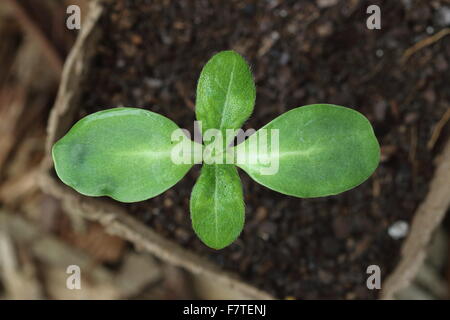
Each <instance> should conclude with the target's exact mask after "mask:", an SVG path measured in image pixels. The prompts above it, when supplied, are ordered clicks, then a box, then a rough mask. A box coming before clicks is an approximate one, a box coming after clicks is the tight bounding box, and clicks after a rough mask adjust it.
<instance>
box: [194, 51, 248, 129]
mask: <svg viewBox="0 0 450 320" xmlns="http://www.w3.org/2000/svg"><path fill="white" fill-rule="evenodd" d="M255 96H256V90H255V83H254V82H253V76H252V73H251V71H250V67H249V66H248V64H247V63H246V62H245V60H244V58H242V57H241V56H240V55H239V54H238V53H236V52H234V51H222V52H220V53H218V54H216V55H214V56H213V57H212V58H211V59H210V60H209V61H208V63H207V64H206V65H205V66H204V68H203V70H202V72H201V74H200V78H199V80H198V84H197V98H196V106H195V113H196V116H197V120H199V121H202V133H204V132H205V131H206V130H208V129H218V130H221V132H222V133H223V137H224V138H225V130H226V129H239V128H240V127H241V126H242V124H243V123H244V121H245V120H247V119H248V117H249V116H250V115H251V114H252V111H253V106H254V104H255Z"/></svg>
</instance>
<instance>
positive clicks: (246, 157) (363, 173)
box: [235, 104, 380, 198]
mask: <svg viewBox="0 0 450 320" xmlns="http://www.w3.org/2000/svg"><path fill="white" fill-rule="evenodd" d="M262 129H264V130H269V135H270V130H271V129H275V130H278V135H279V150H278V152H272V151H276V150H272V149H270V148H269V149H268V150H269V151H267V152H265V151H264V149H263V148H259V150H257V152H256V153H252V152H250V151H249V150H251V149H252V148H253V150H255V147H256V146H257V144H258V143H259V142H257V140H258V138H257V137H258V133H259V132H261V130H262ZM262 129H260V130H258V131H257V132H256V133H255V134H254V135H253V136H251V137H250V138H248V139H247V140H246V141H244V142H243V143H241V144H239V145H238V146H236V148H235V149H236V154H237V157H238V158H239V157H240V158H241V159H243V161H242V160H241V161H242V163H241V164H239V163H238V166H239V167H241V168H242V169H243V170H245V171H246V172H247V173H248V174H249V175H250V176H251V177H252V178H253V179H254V180H255V181H257V182H259V183H260V184H262V185H264V186H266V187H268V188H270V189H273V190H275V191H278V192H281V193H284V194H287V195H292V196H297V197H304V198H308V197H322V196H328V195H334V194H338V193H341V192H344V191H346V190H349V189H351V188H353V187H355V186H357V185H359V184H361V183H362V182H363V181H365V180H366V179H367V178H368V177H369V176H370V175H371V174H372V172H373V171H374V170H375V169H376V167H377V165H378V162H379V157H380V149H379V145H378V141H377V139H376V137H375V135H374V132H373V129H372V126H371V125H370V123H369V121H368V120H367V119H366V118H365V117H364V116H363V115H362V114H360V113H359V112H357V111H355V110H352V109H348V108H344V107H340V106H334V105H326V104H318V105H309V106H304V107H300V108H296V109H293V110H290V111H288V112H286V113H284V114H282V115H281V116H279V117H277V118H276V119H274V120H273V121H271V122H270V123H268V124H267V125H265V126H264V127H263V128H262ZM262 162H265V164H263V163H262ZM276 163H278V169H277V172H276V173H275V174H262V172H263V171H264V169H266V170H267V168H268V167H270V166H274V164H276ZM261 170H263V171H261Z"/></svg>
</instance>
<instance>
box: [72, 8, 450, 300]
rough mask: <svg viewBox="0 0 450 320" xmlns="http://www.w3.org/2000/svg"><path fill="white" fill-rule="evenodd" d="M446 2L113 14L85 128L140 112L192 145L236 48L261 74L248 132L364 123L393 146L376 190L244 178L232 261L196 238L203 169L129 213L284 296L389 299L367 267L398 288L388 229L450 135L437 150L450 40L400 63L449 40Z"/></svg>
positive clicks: (88, 88) (87, 96)
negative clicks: (193, 200) (338, 120)
mask: <svg viewBox="0 0 450 320" xmlns="http://www.w3.org/2000/svg"><path fill="white" fill-rule="evenodd" d="M444 2H445V1H422V2H418V1H373V0H372V1H359V0H352V1H339V2H338V1H323V0H322V1H319V0H317V1H311V0H304V1H297V0H295V1H277V0H264V1H262V0H260V1H256V0H255V1H229V0H223V1H200V0H199V1H170V0H166V1H146V0H119V1H114V2H113V3H107V4H106V6H107V14H106V15H105V16H104V17H103V18H102V20H101V28H103V30H104V35H103V37H102V38H101V41H100V44H99V46H98V54H97V55H96V57H95V61H94V64H93V65H92V68H91V71H90V74H89V76H88V79H87V81H86V83H85V84H84V85H83V90H84V98H83V101H82V104H81V105H82V106H83V107H82V108H81V109H80V113H79V117H80V118H81V117H82V116H85V115H86V114H89V113H92V112H95V111H98V110H101V109H105V108H110V107H113V106H133V107H138V106H139V107H143V108H147V109H149V110H152V111H155V112H158V113H161V114H163V115H165V116H167V117H169V118H170V119H172V120H174V121H175V122H176V123H177V124H178V125H179V126H180V127H184V128H187V129H188V130H191V132H192V130H193V121H194V120H195V117H194V103H195V87H196V81H197V78H198V76H199V74H200V71H201V68H202V66H203V65H204V64H205V63H206V62H207V61H208V59H209V58H210V57H211V56H212V55H213V54H214V53H216V52H218V51H220V50H225V49H234V50H236V51H238V52H239V53H241V54H242V55H243V56H245V57H246V58H247V59H248V61H249V63H250V64H251V65H252V69H253V72H254V75H255V80H256V84H257V99H256V106H255V111H254V114H253V116H252V117H251V119H249V121H248V122H247V123H246V125H245V127H246V128H256V129H257V128H259V127H261V126H262V125H264V124H266V123H267V122H268V121H270V120H272V119H273V118H275V117H276V116H278V115H280V114H281V113H283V112H285V111H287V110H289V109H291V108H294V107H298V106H301V105H306V104H311V103H319V102H323V103H333V104H339V105H343V106H347V107H352V108H355V109H357V110H359V111H360V112H362V113H363V114H365V115H366V116H367V117H368V118H369V119H370V121H371V122H372V124H373V126H374V128H375V131H376V135H377V137H378V139H379V141H380V144H381V146H382V162H381V164H380V166H379V168H378V169H377V170H376V172H375V174H374V175H373V177H372V178H370V179H369V180H368V181H366V182H365V183H364V184H362V185H361V186H359V187H357V188H355V189H353V190H351V191H348V192H345V193H343V194H341V195H338V196H333V197H325V198H318V199H298V198H294V197H289V196H285V195H282V194H279V193H276V192H274V191H271V190H268V189H266V188H264V187H263V186H260V185H259V184H257V183H255V182H253V181H252V180H251V179H249V177H248V176H247V175H246V174H245V173H244V172H242V171H241V172H240V175H241V178H242V182H243V185H244V193H245V203H246V208H247V209H246V211H247V212H246V220H247V221H246V225H245V229H244V231H243V233H242V234H241V236H240V238H239V239H238V240H237V241H236V242H235V243H234V244H233V245H231V246H230V247H228V248H226V249H224V250H221V251H214V250H211V249H208V248H207V247H205V246H204V245H203V244H202V243H201V242H200V241H199V240H198V239H197V237H196V236H195V235H194V232H193V230H192V228H191V223H190V218H189V196H190V192H191V189H192V186H193V184H194V182H195V179H196V177H197V176H198V172H199V166H196V167H194V169H193V170H191V171H190V173H188V175H187V176H186V177H185V178H184V179H183V180H182V181H181V182H179V183H178V184H177V185H176V186H175V187H173V188H172V189H171V190H169V191H167V192H165V193H164V194H162V195H160V196H158V197H156V198H153V199H150V200H148V201H145V202H141V203H135V204H127V205H125V204H124V207H126V208H127V209H128V211H129V213H130V214H132V215H134V216H135V217H137V218H138V219H140V220H142V221H143V222H145V223H146V224H147V225H148V226H149V227H151V228H153V229H155V230H157V232H159V233H160V234H161V235H163V236H165V237H168V238H171V239H173V240H175V241H176V242H178V243H179V244H180V245H182V246H183V247H185V248H188V249H191V250H194V251H195V252H197V253H199V254H200V255H202V256H206V257H208V258H209V259H210V260H212V261H214V262H216V263H217V264H219V265H220V266H223V268H224V269H226V270H228V271H232V272H235V273H236V274H238V275H239V276H240V277H241V278H242V279H244V280H246V281H248V282H249V283H251V284H253V285H255V286H256V287H258V288H260V289H263V290H266V291H268V292H269V293H271V294H273V295H275V296H276V297H279V298H286V297H295V298H299V299H312V298H347V299H355V298H356V299H361V298H376V297H377V295H378V294H379V291H377V290H368V289H367V287H366V279H367V274H366V268H367V267H368V266H369V265H372V264H376V265H379V266H380V267H381V270H382V277H383V279H385V277H386V276H388V275H389V273H390V272H391V271H392V270H393V268H394V267H395V265H396V263H397V262H398V260H399V254H400V246H401V244H402V240H403V239H400V240H396V239H393V238H391V237H390V236H389V234H388V228H389V227H390V226H391V225H392V224H393V223H395V222H397V221H400V220H404V221H406V222H408V223H409V222H410V221H411V219H412V216H413V213H414V210H415V209H416V208H417V206H418V204H419V203H420V201H421V200H422V199H423V198H424V196H425V194H426V192H427V183H428V181H429V180H430V177H431V175H432V173H433V158H434V156H435V155H436V154H437V152H438V151H439V148H440V147H441V145H442V141H443V140H444V138H445V137H446V136H448V130H444V131H443V132H442V134H441V135H440V138H439V139H438V140H437V143H436V144H435V146H434V148H432V149H431V150H429V149H428V148H427V143H428V141H429V139H430V137H431V132H432V129H433V127H434V125H435V124H436V123H437V121H438V120H439V119H440V118H441V117H442V116H443V114H444V112H445V111H446V110H447V109H448V108H449V103H448V101H450V90H449V83H450V72H449V67H448V66H449V63H450V36H447V37H444V38H442V39H440V40H439V41H437V42H436V43H434V44H432V45H430V46H428V47H425V48H423V49H421V50H420V51H418V52H417V53H415V54H414V55H413V56H411V58H410V59H408V60H407V61H406V62H405V63H404V64H402V63H401V61H400V60H401V57H402V55H403V53H404V52H405V50H406V49H408V48H409V47H410V46H412V45H413V44H414V43H416V42H418V41H420V40H422V39H424V38H426V37H429V36H431V35H432V34H434V33H437V32H438V31H439V30H440V29H442V28H443V27H445V23H446V22H445V19H444V20H443V18H442V10H443V9H442V7H441V5H444V4H443V3H444ZM327 3H328V4H331V6H326V4H327ZM376 3H378V4H379V5H380V6H381V10H382V29H381V30H368V29H367V28H366V19H367V17H368V15H367V14H366V8H367V6H368V5H371V4H376ZM447 3H448V2H447ZM408 4H409V5H408Z"/></svg>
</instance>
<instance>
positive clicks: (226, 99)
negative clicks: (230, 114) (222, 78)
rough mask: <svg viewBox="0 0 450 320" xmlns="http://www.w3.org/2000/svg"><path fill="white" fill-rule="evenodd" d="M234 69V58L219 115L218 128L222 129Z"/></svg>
mask: <svg viewBox="0 0 450 320" xmlns="http://www.w3.org/2000/svg"><path fill="white" fill-rule="evenodd" d="M235 69H236V58H234V59H233V67H232V68H231V74H230V80H229V82H228V86H227V92H226V94H225V101H224V103H223V107H222V114H221V116H220V124H219V130H222V129H223V128H222V126H223V119H224V116H225V109H226V107H227V105H228V99H229V97H230V93H231V86H232V83H233V80H234V71H235Z"/></svg>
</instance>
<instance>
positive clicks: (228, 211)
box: [190, 164, 245, 249]
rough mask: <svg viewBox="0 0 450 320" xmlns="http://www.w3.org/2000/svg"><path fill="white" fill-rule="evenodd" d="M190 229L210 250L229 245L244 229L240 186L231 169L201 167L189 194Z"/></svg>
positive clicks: (235, 172)
mask: <svg viewBox="0 0 450 320" xmlns="http://www.w3.org/2000/svg"><path fill="white" fill-rule="evenodd" d="M190 207H191V219H192V226H193V228H194V231H195V233H196V234H197V235H198V237H199V238H200V239H201V240H202V241H203V242H204V243H205V244H206V245H207V246H209V247H211V248H214V249H222V248H224V247H226V246H228V245H229V244H231V243H232V242H233V241H234V240H235V239H236V238H237V237H238V236H239V234H240V233H241V231H242V228H243V226H244V217H245V214H244V213H245V208H244V200H243V195H242V185H241V181H240V178H239V175H238V173H237V170H236V167H235V166H234V165H225V164H222V165H207V164H204V165H203V167H202V171H201V174H200V177H199V179H198V180H197V182H196V184H195V186H194V189H193V190H192V194H191V201H190Z"/></svg>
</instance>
